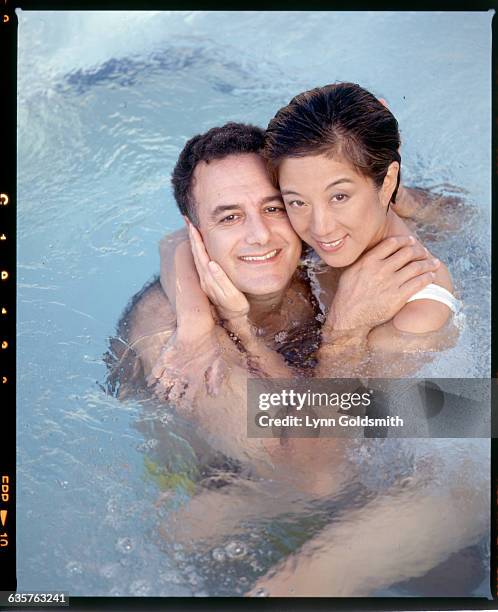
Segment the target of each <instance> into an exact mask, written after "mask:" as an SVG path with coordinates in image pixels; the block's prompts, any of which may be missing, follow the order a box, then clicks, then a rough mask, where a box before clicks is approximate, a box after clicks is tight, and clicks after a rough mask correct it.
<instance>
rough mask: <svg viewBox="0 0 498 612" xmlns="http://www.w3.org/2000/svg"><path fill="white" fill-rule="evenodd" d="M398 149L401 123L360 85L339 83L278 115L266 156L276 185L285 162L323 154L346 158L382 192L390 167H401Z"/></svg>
mask: <svg viewBox="0 0 498 612" xmlns="http://www.w3.org/2000/svg"><path fill="white" fill-rule="evenodd" d="M399 146H400V136H399V129H398V122H397V121H396V118H395V117H394V115H393V114H392V113H391V111H390V110H389V109H388V108H386V107H385V106H384V105H383V104H382V103H381V102H380V101H379V100H378V99H377V98H376V97H375V96H374V95H373V94H371V93H370V92H368V91H367V90H366V89H363V88H362V87H360V86H359V85H356V84H354V83H335V84H333V85H326V86H325V87H317V88H315V89H311V90H310V91H305V92H304V93H301V94H299V95H298V96H296V97H295V98H293V99H292V100H291V101H290V103H289V104H288V105H287V106H285V107H284V108H282V109H280V110H279V111H278V113H277V114H276V115H275V117H274V118H273V119H272V120H271V121H270V123H269V125H268V128H267V130H266V137H265V147H264V149H263V151H262V153H263V156H264V157H265V158H266V159H267V160H268V161H269V164H270V170H271V171H272V173H273V177H272V178H273V179H274V180H275V179H276V174H277V169H278V165H279V163H280V162H281V161H282V159H284V158H286V157H303V156H306V155H320V154H325V155H327V156H330V157H333V156H336V155H338V156H341V157H343V158H344V159H346V160H347V161H349V162H350V163H351V164H352V165H353V166H354V167H355V168H356V169H357V171H358V172H360V173H361V174H363V175H364V176H368V177H369V178H371V179H372V180H373V181H374V183H375V185H376V186H377V187H380V186H381V185H382V183H383V181H384V178H385V176H386V174H387V169H388V167H389V165H390V164H391V163H392V162H394V161H396V162H398V163H399V164H400V166H401V157H400V155H399V152H398V149H399ZM400 174H401V173H398V183H397V185H396V189H395V190H394V192H393V195H392V197H391V201H392V202H395V201H396V193H397V191H398V187H399V181H400ZM275 182H276V180H275Z"/></svg>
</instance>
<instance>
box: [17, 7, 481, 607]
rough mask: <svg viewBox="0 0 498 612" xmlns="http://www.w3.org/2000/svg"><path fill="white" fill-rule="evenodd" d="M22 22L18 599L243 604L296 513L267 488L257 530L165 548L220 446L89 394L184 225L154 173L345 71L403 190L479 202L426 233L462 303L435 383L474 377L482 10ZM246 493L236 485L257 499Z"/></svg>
mask: <svg viewBox="0 0 498 612" xmlns="http://www.w3.org/2000/svg"><path fill="white" fill-rule="evenodd" d="M18 17H19V22H20V27H19V84H18V95H19V104H18V122H19V131H18V134H19V137H18V141H19V153H18V168H19V181H18V279H19V283H18V444H19V455H18V470H19V471H18V499H19V510H18V515H17V520H18V534H19V539H18V551H19V553H18V579H19V589H20V590H23V591H34V590H45V591H46V590H61V589H63V590H67V591H69V592H70V594H71V595H140V594H141V595H158V596H161V595H183V594H200V595H202V594H206V593H213V592H215V591H216V592H221V593H222V594H235V593H242V592H244V591H246V590H247V588H248V585H249V586H250V585H251V584H252V583H253V581H254V579H255V578H256V577H257V576H260V575H262V574H263V573H264V571H265V569H267V568H268V567H269V565H271V564H272V563H273V562H275V561H277V560H278V559H280V558H282V557H283V556H285V554H286V553H287V552H290V551H292V550H293V549H295V548H296V547H297V546H299V545H300V544H301V543H302V539H303V537H304V536H303V534H306V533H308V535H312V532H313V528H312V527H309V528H308V531H307V530H306V529H307V528H306V525H304V524H303V518H302V516H303V513H304V514H305V513H306V511H307V509H308V507H307V505H306V504H307V503H308V502H307V501H306V500H304V499H302V498H299V499H298V500H290V499H289V500H288V503H289V504H291V502H292V503H293V504H295V506H296V511H295V514H292V513H291V514H289V516H287V517H282V516H280V515H279V512H281V509H278V508H277V509H275V508H272V507H271V503H270V502H271V501H272V500H273V499H274V498H275V491H274V490H272V489H271V487H270V491H269V492H268V494H267V496H266V497H264V499H267V502H268V503H267V506H266V507H265V512H267V514H266V516H267V517H268V518H267V519H264V520H261V516H264V515H262V514H259V515H258V514H257V513H256V515H255V516H250V517H248V518H247V521H246V523H247V524H246V529H244V530H243V531H242V533H241V534H240V533H239V534H238V536H237V538H236V539H233V538H232V539H231V538H230V537H229V538H228V539H227V538H223V537H220V538H219V541H217V542H215V543H212V542H211V543H209V544H203V545H201V546H199V547H197V548H196V547H194V550H192V547H191V546H190V548H189V546H188V545H186V544H184V543H181V542H180V537H179V538H178V542H176V543H175V542H174V541H173V542H172V541H171V540H170V539H168V538H167V537H164V533H165V532H167V531H168V529H169V525H170V522H169V521H170V516H171V514H172V513H174V512H175V509H176V508H179V507H181V505H182V503H183V502H184V501H185V499H188V498H189V496H190V495H191V494H192V486H194V485H193V484H192V483H195V482H197V481H198V479H199V478H202V477H205V475H204V476H203V475H202V474H200V473H199V470H200V467H199V465H201V464H200V463H199V461H198V456H199V454H201V455H202V454H204V455H210V454H212V451H211V450H210V449H204V448H203V449H202V451H199V447H200V446H202V443H201V442H200V441H199V440H198V439H195V436H194V434H193V433H191V432H190V431H189V430H188V428H185V427H183V429H182V426H181V424H178V423H176V424H174V426H173V425H172V424H171V423H168V415H167V413H165V412H164V410H162V411H161V410H159V411H158V410H157V407H156V406H154V405H153V403H152V404H151V403H150V402H146V403H145V405H144V404H143V403H139V402H138V401H132V400H129V401H127V402H118V401H117V400H115V399H113V398H111V397H109V396H108V395H106V394H105V393H104V391H103V390H102V388H101V387H100V386H99V383H101V382H102V381H103V380H104V378H105V374H106V368H105V364H104V362H103V359H102V355H103V354H104V352H105V350H106V340H107V338H108V337H109V336H112V335H113V332H114V328H115V325H116V322H117V320H118V318H119V316H120V313H121V311H122V310H123V308H124V306H125V304H126V302H127V301H128V299H129V298H130V296H131V295H133V294H134V293H135V292H136V291H137V290H138V289H139V288H140V287H141V286H142V285H143V283H144V282H145V281H146V280H147V279H148V278H149V277H150V276H151V275H152V274H153V273H154V272H157V270H158V256H157V243H158V240H159V239H160V237H161V236H162V235H164V233H166V232H168V231H171V230H174V229H176V228H178V227H180V225H181V218H180V216H179V213H178V212H177V210H176V207H175V206H174V202H173V198H172V195H171V192H170V189H169V178H168V177H169V175H170V173H171V170H172V168H173V165H174V163H175V160H176V157H177V155H178V152H179V150H180V149H181V147H182V146H183V144H184V143H185V141H186V139H187V138H189V137H190V136H191V135H193V134H194V133H198V132H201V131H204V130H206V129H208V128H209V127H212V126H214V125H219V124H222V123H224V122H226V121H228V120H234V121H245V122H253V123H256V124H259V125H262V126H264V125H266V123H267V122H268V120H269V119H270V118H271V117H272V116H273V114H274V112H275V111H276V109H278V108H279V107H280V106H282V105H283V104H285V103H287V102H288V101H289V99H290V98H291V97H292V96H293V95H294V94H296V93H297V92H299V91H302V90H304V89H308V88H311V87H314V86H316V85H319V84H325V83H329V82H333V81H335V80H350V81H354V82H358V83H360V84H362V85H363V86H365V87H366V88H368V89H371V90H372V91H373V92H375V93H376V94H378V95H379V96H383V97H384V98H386V99H387V101H388V103H389V105H390V107H391V108H392V110H393V112H394V114H395V115H396V116H397V118H398V120H399V123H400V126H401V129H402V138H403V152H402V157H403V176H404V179H405V181H406V182H407V183H408V184H416V185H419V186H422V187H428V188H432V189H433V190H434V191H435V192H437V193H443V194H448V193H452V192H454V191H455V190H457V192H458V193H459V195H460V196H461V197H462V198H463V201H464V202H465V205H466V207H467V208H469V209H471V210H472V211H473V212H472V215H471V216H472V223H470V224H466V226H465V231H464V232H463V233H458V234H454V233H452V232H448V233H446V234H444V235H442V236H441V235H439V236H435V237H434V240H433V241H432V242H431V247H432V248H433V250H434V252H435V253H436V254H437V255H438V256H440V257H441V259H442V260H443V261H445V262H446V263H447V264H448V265H449V267H450V270H451V271H452V274H453V275H454V279H455V285H456V287H457V290H458V292H459V294H460V296H461V297H462V299H463V301H464V304H465V309H464V315H465V320H464V321H463V322H462V324H461V326H462V330H461V338H460V341H459V344H458V346H457V347H455V348H454V349H450V350H449V351H446V352H445V353H444V354H442V355H440V356H438V357H437V358H436V360H435V362H433V364H432V365H431V367H430V372H431V375H432V376H441V377H444V376H464V375H465V376H488V375H489V317H490V314H489V302H490V291H489V287H490V284H489V256H490V255H489V254H490V248H489V245H490V174H489V167H490V91H491V82H490V42H491V27H490V26H491V18H492V14H491V13H472V14H466V13H347V12H341V13H318V12H315V13H302V12H300V13H292V12H288V13H279V12H275V13H261V12H258V13H252V12H248V13H223V12H217V13H216V14H213V13H208V12H164V13H156V12H148V13H137V12H133V14H131V13H115V12H113V13H105V12H102V13H89V12H85V13H77V12H73V13H69V12H60V13H52V12H39V13H38V12H21V11H19V12H18ZM455 101H458V104H455ZM163 421H164V422H163ZM480 450H481V456H482V457H483V459H482V461H483V462H484V465H487V463H486V453H487V450H486V448H483V445H482V444H481V449H480ZM460 451H461V452H460V454H461V455H464V456H467V451H466V450H465V448H463V447H462V448H460ZM445 452H446V451H445ZM469 453H470V451H469ZM474 454H475V453H474ZM210 456H211V455H210ZM178 458H180V463H181V465H178V461H179V459H178ZM229 468H230V466H228V467H227V466H226V465H222V467H221V468H220V473H221V474H222V477H223V478H225V479H230V478H231V476H230V474H231V468H230V469H229ZM178 474H180V475H181V477H178ZM172 475H173V477H172ZM470 482H471V481H468V482H467V485H468V486H471V485H470ZM240 486H242V485H240ZM247 486H248V487H249V490H248V491H244V493H243V494H242V493H241V492H240V491H238V492H237V495H241V496H242V498H243V499H253V497H254V492H253V489H251V486H249V485H247ZM253 486H255V485H253ZM260 486H261V487H263V489H264V487H265V486H268V485H260ZM364 486H366V485H365V483H361V482H360V483H357V482H353V483H351V485H350V486H349V487H348V488H347V490H346V491H345V492H343V498H344V499H346V500H349V501H348V503H350V504H353V506H354V505H355V504H359V503H362V502H360V501H358V499H359V498H357V496H358V491H359V490H360V489H361V487H364ZM355 487H356V488H355ZM358 487H360V489H358ZM221 490H223V489H220V491H221ZM256 490H257V491H258V494H261V490H260V489H258V488H257V487H256ZM361 490H363V489H361ZM237 495H235V496H234V503H236V500H237ZM244 495H246V497H244ZM283 495H284V493H283V492H282V496H283ZM230 496H231V494H229V493H227V497H230ZM360 498H361V496H360ZM280 499H284V498H283V497H281V498H280ZM355 500H356V501H355ZM282 503H284V502H282ZM344 503H346V502H344ZM346 505H347V504H346ZM289 507H290V506H289ZM311 509H312V511H313V512H314V513H315V514H314V515H313V516H315V515H317V516H318V515H323V516H325V517H326V521H329V520H331V518H332V514H331V513H332V510H331V508H329V507H327V508H322V507H320V506H317V505H316V504H314V505H313V506H312V508H311ZM298 510H300V511H301V513H300V512H298ZM275 516H277V517H278V518H271V517H275ZM258 517H259V518H258ZM318 524H321V523H319V522H318ZM251 534H252V535H251ZM251 542H252V544H251ZM240 550H246V552H245V553H244V554H242V555H241V554H240ZM215 551H216V552H215ZM230 551H231V552H232V557H230ZM237 551H239V552H237ZM227 558H228V559H229V561H227ZM219 563H222V565H223V568H224V570H223V571H224V573H225V575H226V577H225V578H224V583H223V584H221V583H220V584H218V583H219V582H220V581H219V573H220V570H219V567H220V566H219V565H218V564H219ZM203 568H204V569H203ZM227 568H228V569H227ZM469 588H470V587H469ZM473 588H474V587H473ZM396 592H397V591H394V593H396ZM474 592H476V593H480V594H487V592H488V591H487V587H486V586H485V584H482V585H481V586H480V587H479V588H478V589H477V590H475V591H474ZM389 594H393V592H389Z"/></svg>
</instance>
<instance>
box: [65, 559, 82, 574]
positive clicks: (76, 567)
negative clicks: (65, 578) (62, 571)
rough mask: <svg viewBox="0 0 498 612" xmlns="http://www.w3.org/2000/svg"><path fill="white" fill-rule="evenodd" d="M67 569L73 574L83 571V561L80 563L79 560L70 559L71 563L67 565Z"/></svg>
mask: <svg viewBox="0 0 498 612" xmlns="http://www.w3.org/2000/svg"><path fill="white" fill-rule="evenodd" d="M66 570H67V573H68V574H71V575H72V576H75V575H76V574H82V573H83V567H82V566H81V563H78V562H77V561H69V563H67V565H66Z"/></svg>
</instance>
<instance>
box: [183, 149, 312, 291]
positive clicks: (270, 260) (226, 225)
mask: <svg viewBox="0 0 498 612" xmlns="http://www.w3.org/2000/svg"><path fill="white" fill-rule="evenodd" d="M193 196H194V199H195V201H196V204H197V208H198V210H197V213H198V218H199V230H200V232H201V235H202V238H203V240H204V244H205V246H206V250H207V252H208V254H209V256H210V257H211V259H212V260H214V261H216V262H217V263H218V264H219V265H220V266H221V267H222V268H223V269H224V270H225V272H226V273H227V275H228V277H229V278H230V280H231V281H232V282H233V284H234V285H235V286H236V287H237V289H239V290H240V291H242V292H243V293H246V294H247V295H254V296H261V295H266V294H273V293H277V292H279V291H282V290H283V289H285V287H286V286H287V284H288V283H289V281H290V279H291V277H292V275H293V274H294V271H295V269H296V266H297V264H298V261H299V257H300V255H301V240H300V239H299V238H298V236H297V235H296V234H295V232H294V230H293V229H292V227H291V225H290V223H289V220H288V218H287V213H286V211H285V207H284V204H283V202H282V198H281V196H280V192H279V191H278V190H277V189H275V187H273V185H272V184H271V182H270V179H269V177H268V173H267V170H266V168H265V165H264V162H263V160H262V158H261V157H260V156H259V155H257V154H255V153H244V154H240V155H229V156H228V157H226V158H225V159H221V160H213V161H210V162H209V163H206V162H200V163H199V164H197V166H196V168H195V171H194V188H193Z"/></svg>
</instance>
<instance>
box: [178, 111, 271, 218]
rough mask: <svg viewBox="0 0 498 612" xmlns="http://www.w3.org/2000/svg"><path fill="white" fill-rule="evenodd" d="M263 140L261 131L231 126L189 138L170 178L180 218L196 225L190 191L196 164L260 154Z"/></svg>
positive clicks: (240, 124)
mask: <svg viewBox="0 0 498 612" xmlns="http://www.w3.org/2000/svg"><path fill="white" fill-rule="evenodd" d="M263 139H264V132H263V130H262V129H261V128H259V127H256V126H254V125H246V124H244V123H233V122H230V123H227V124H225V125H224V126H222V127H215V128H211V129H210V130H209V131H207V132H206V133H205V134H198V135H197V136H194V137H193V138H191V139H190V140H189V141H188V142H187V144H186V145H185V146H184V147H183V149H182V152H181V153H180V155H179V157H178V161H177V162H176V166H175V169H174V170H173V174H172V177H171V182H172V184H173V191H174V195H175V200H176V203H177V204H178V208H179V209H180V212H181V213H182V215H186V216H187V217H188V219H190V221H192V223H193V224H194V225H198V222H199V219H198V216H197V206H196V202H195V200H194V197H193V194H192V191H193V187H194V170H195V168H196V166H197V164H198V163H199V162H201V161H204V162H206V163H209V162H210V161H212V160H213V159H224V158H225V157H228V155H237V154H241V153H260V152H261V148H262V147H263Z"/></svg>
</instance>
